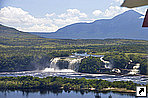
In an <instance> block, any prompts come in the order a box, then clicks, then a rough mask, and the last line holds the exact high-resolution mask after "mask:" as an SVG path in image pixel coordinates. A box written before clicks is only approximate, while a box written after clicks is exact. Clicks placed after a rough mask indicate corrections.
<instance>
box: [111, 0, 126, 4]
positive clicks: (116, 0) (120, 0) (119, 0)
mask: <svg viewBox="0 0 148 98" xmlns="http://www.w3.org/2000/svg"><path fill="white" fill-rule="evenodd" d="M113 1H115V2H119V3H120V4H121V3H123V1H124V0H113Z"/></svg>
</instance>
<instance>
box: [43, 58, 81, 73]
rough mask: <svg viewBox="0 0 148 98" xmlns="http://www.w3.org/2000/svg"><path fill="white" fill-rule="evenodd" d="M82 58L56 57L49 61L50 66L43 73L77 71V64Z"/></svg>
mask: <svg viewBox="0 0 148 98" xmlns="http://www.w3.org/2000/svg"><path fill="white" fill-rule="evenodd" d="M82 59H83V58H75V57H56V58H53V59H51V60H50V62H51V63H50V66H49V67H48V68H45V70H44V71H43V72H55V71H60V72H61V71H62V72H63V71H65V72H67V71H70V72H72V71H78V69H79V64H80V63H81V60H82Z"/></svg>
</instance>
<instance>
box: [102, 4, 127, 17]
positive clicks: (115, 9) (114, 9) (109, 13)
mask: <svg viewBox="0 0 148 98" xmlns="http://www.w3.org/2000/svg"><path fill="white" fill-rule="evenodd" d="M127 10H129V9H128V8H122V7H119V6H110V7H109V8H108V9H106V10H105V12H104V13H103V16H105V17H114V16H116V15H118V14H121V13H123V12H125V11H127Z"/></svg>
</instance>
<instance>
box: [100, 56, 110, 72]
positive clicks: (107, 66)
mask: <svg viewBox="0 0 148 98" xmlns="http://www.w3.org/2000/svg"><path fill="white" fill-rule="evenodd" d="M100 60H101V61H102V62H103V63H105V65H104V67H105V68H107V69H112V64H111V63H110V62H109V61H105V60H103V57H101V58H100Z"/></svg>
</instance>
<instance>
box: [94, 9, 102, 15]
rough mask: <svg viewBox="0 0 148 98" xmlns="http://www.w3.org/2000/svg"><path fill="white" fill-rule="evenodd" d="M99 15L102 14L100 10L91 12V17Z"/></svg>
mask: <svg viewBox="0 0 148 98" xmlns="http://www.w3.org/2000/svg"><path fill="white" fill-rule="evenodd" d="M101 14H102V11H101V10H95V11H93V15H95V16H99V15H101Z"/></svg>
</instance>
